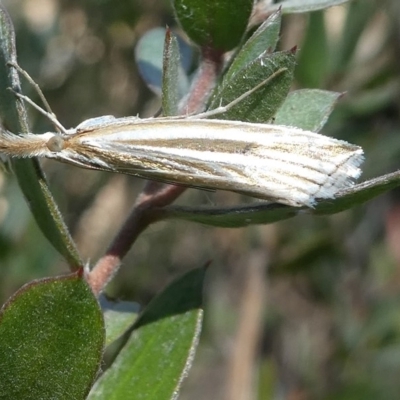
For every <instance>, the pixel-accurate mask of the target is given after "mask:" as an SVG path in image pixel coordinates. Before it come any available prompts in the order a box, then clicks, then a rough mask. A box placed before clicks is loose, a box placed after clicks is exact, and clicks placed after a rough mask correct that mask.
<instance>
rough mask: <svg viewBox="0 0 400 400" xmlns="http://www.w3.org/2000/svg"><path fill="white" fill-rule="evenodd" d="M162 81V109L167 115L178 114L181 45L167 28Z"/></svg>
mask: <svg viewBox="0 0 400 400" xmlns="http://www.w3.org/2000/svg"><path fill="white" fill-rule="evenodd" d="M163 60H164V61H163V82H162V96H161V102H162V111H163V115H164V116H165V117H168V116H173V115H178V101H179V67H180V61H179V47H178V41H177V40H176V37H175V36H174V35H173V33H172V32H171V31H170V30H169V29H167V31H166V33H165V41H164V56H163Z"/></svg>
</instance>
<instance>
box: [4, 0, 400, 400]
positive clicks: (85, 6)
mask: <svg viewBox="0 0 400 400" xmlns="http://www.w3.org/2000/svg"><path fill="white" fill-rule="evenodd" d="M3 2H4V3H5V4H6V6H7V8H8V10H9V12H10V14H11V16H12V20H13V22H14V24H15V28H16V34H17V50H18V56H19V63H20V65H21V66H22V67H23V68H24V69H26V70H28V71H29V73H30V74H31V75H32V76H33V77H34V78H35V79H36V80H37V81H38V83H39V84H40V86H41V87H42V88H43V89H44V91H45V95H46V97H47V99H48V100H49V102H50V104H51V105H52V108H53V110H54V112H55V113H56V115H57V116H58V118H59V119H60V120H61V122H62V123H63V124H64V125H65V126H67V127H69V126H76V125H77V124H78V123H79V122H81V121H82V120H84V119H86V118H89V117H92V116H98V115H106V114H113V115H115V116H124V115H136V114H138V113H139V114H140V115H141V116H150V115H153V114H154V113H155V112H156V111H157V110H158V108H159V102H158V100H154V98H153V96H152V94H151V92H150V91H148V90H147V89H146V87H145V85H144V84H143V82H142V81H141V79H140V78H139V76H138V74H137V71H136V66H135V62H134V47H135V44H136V43H137V42H138V40H139V39H140V38H141V37H143V35H144V34H145V32H147V31H148V30H150V29H151V28H154V27H160V26H161V27H164V26H165V25H168V26H171V27H172V28H174V27H175V26H176V24H175V22H174V19H173V17H172V15H171V9H170V6H169V3H168V2H166V1H165V2H163V1H160V0H146V1H141V2H139V1H133V0H130V1H125V0H121V1H118V2H112V1H102V2H99V1H86V2H71V1H70V2H66V1H64V2H63V1H60V0H8V1H3ZM399 37H400V6H399V4H398V1H397V0H386V1H381V2H376V1H375V0H359V1H354V2H352V3H350V4H348V5H346V6H339V7H333V8H331V9H329V10H327V11H324V12H319V11H318V12H315V13H313V14H309V15H306V14H305V15H291V16H289V15H288V16H285V17H284V19H283V28H282V31H281V40H280V42H279V43H280V44H279V46H280V48H281V49H282V51H285V50H288V49H291V48H293V47H294V46H298V47H299V49H300V52H299V54H298V58H297V66H296V69H295V74H296V78H297V79H296V86H297V87H296V88H297V89H304V88H310V87H315V88H319V89H327V90H332V91H335V92H346V94H345V95H344V96H343V98H342V99H341V101H340V102H339V105H338V106H337V107H336V109H335V111H334V113H333V115H332V116H331V118H330V120H329V121H328V124H327V125H326V126H325V129H324V133H325V134H328V135H331V136H336V137H338V138H343V139H345V140H349V141H350V142H354V143H357V144H360V145H362V146H363V148H364V150H365V153H366V163H365V168H364V174H363V178H365V179H366V178H372V177H374V176H378V175H381V174H383V173H387V172H390V171H395V170H397V169H398V168H399V165H398V161H397V160H398V159H399V152H400V140H399V138H400V122H399V117H398V116H399V107H400V74H399V72H398V71H400V66H399V59H400V43H399V39H398V38H399ZM24 91H25V92H26V93H28V94H30V95H32V96H33V97H34V96H35V95H34V94H33V93H32V92H31V88H30V87H28V86H26V88H25V87H24ZM30 117H31V121H32V122H33V123H34V125H33V129H34V130H35V132H45V131H47V130H49V129H50V126H49V124H48V121H46V120H44V119H43V118H42V117H41V116H40V115H38V114H37V113H36V112H32V113H31V115H30ZM43 166H44V169H45V171H46V174H47V177H48V179H49V183H50V186H51V189H52V191H53V193H54V195H55V197H56V199H57V201H58V204H59V205H60V208H61V211H62V213H63V215H64V216H65V218H66V220H67V224H68V226H69V227H70V228H71V231H72V233H73V236H74V239H75V240H76V242H77V244H78V247H79V249H80V251H81V252H82V255H83V256H84V257H85V258H88V259H96V258H97V257H98V256H99V255H101V254H102V253H103V252H104V250H105V246H107V244H108V243H109V241H110V240H111V238H112V236H113V234H114V233H115V231H116V230H117V229H118V227H119V226H120V224H121V223H122V221H123V220H124V217H125V215H126V214H127V212H128V210H129V209H130V207H131V205H132V202H133V201H134V199H135V194H136V193H137V192H138V191H139V190H140V188H141V187H142V185H143V183H142V182H141V181H139V180H136V179H134V178H131V177H125V176H113V175H110V174H103V173H100V172H93V171H85V170H80V169H77V168H73V167H67V166H64V165H61V164H57V163H53V162H50V161H45V162H43ZM0 189H1V191H0V267H1V273H0V276H1V279H0V300H1V303H3V302H4V300H5V299H6V298H7V297H8V296H9V295H11V293H13V292H14V291H15V290H16V289H17V288H18V287H19V286H21V285H22V284H23V283H25V282H27V281H29V280H31V279H33V278H38V277H41V276H48V275H52V274H56V273H60V272H61V271H63V270H65V264H64V261H62V260H61V258H60V256H59V255H58V254H56V253H55V251H54V250H53V249H52V247H51V246H50V245H49V244H48V243H47V241H46V240H45V239H44V237H43V235H42V233H41V232H40V231H39V230H38V228H37V226H36V224H35V222H34V221H33V220H32V217H31V215H30V213H29V211H28V208H27V206H26V204H25V203H24V200H23V198H22V196H21V193H20V190H19V189H18V186H17V184H16V182H15V181H14V179H13V177H12V174H11V173H10V172H7V171H6V170H4V171H1V174H0ZM244 201H245V200H244V199H243V198H241V197H240V196H238V195H235V194H230V193H220V192H217V193H215V194H214V193H209V192H199V191H196V190H189V191H188V192H187V193H185V195H184V196H183V197H182V199H180V201H179V203H180V204H185V205H187V204H200V203H202V204H206V205H209V204H210V203H211V204H214V203H216V204H224V205H226V204H230V205H232V206H236V205H237V204H241V203H242V202H244ZM399 237H400V206H399V202H398V196H397V191H394V192H393V193H390V194H386V195H384V196H381V197H379V198H377V199H375V200H373V201H371V202H370V203H368V204H366V205H364V206H362V207H360V208H357V209H353V210H352V211H346V212H345V213H342V214H337V215H334V216H330V217H314V216H308V215H300V216H298V217H296V218H295V219H290V220H289V221H286V222H285V221H283V222H280V223H279V224H274V225H268V226H261V227H249V228H243V229H239V230H235V229H226V228H225V229H220V228H209V227H204V226H201V225H196V224H188V223H186V222H173V221H167V222H166V223H162V224H158V225H154V226H152V227H151V228H150V229H149V230H147V231H146V232H145V233H144V234H143V235H142V237H141V238H140V239H139V241H138V242H137V243H136V245H135V247H134V248H133V249H132V251H131V254H130V255H129V257H127V258H126V260H125V266H126V268H123V269H122V270H121V272H120V274H119V276H117V277H116V278H115V280H114V281H113V282H112V284H111V287H110V290H109V292H110V294H115V295H116V296H118V297H123V298H126V299H129V300H135V301H139V302H140V303H146V302H147V301H148V299H149V298H151V297H153V295H154V294H155V293H158V292H159V290H160V288H161V287H164V286H165V283H166V281H167V280H169V279H170V277H171V276H175V275H178V273H180V272H183V271H184V270H186V269H187V267H188V266H193V267H194V266H200V265H202V264H203V263H204V262H205V261H207V260H209V259H213V263H212V267H211V268H210V270H209V276H210V279H209V282H208V286H207V292H206V303H207V311H208V314H206V325H205V334H204V336H203V338H202V342H201V344H200V348H199V351H198V353H199V354H198V356H197V358H196V363H195V366H194V368H193V370H192V372H191V375H190V377H189V379H188V381H187V382H185V384H184V387H183V392H182V395H181V398H183V399H186V398H188V399H189V398H190V399H207V398H213V399H219V398H230V399H235V398H239V397H235V396H239V394H240V393H249V392H252V393H253V395H254V398H259V399H269V398H276V399H279V398H282V397H283V398H289V397H290V396H292V397H291V398H301V399H309V398H310V399H311V398H318V399H329V400H339V399H340V400H341V399H346V400H347V399H348V400H353V399H360V398H362V399H377V398H384V399H397V398H399V396H400V383H399V380H398V375H399V373H400V323H399V315H400V298H399V291H400V253H399V245H398V243H399ZM129 265H134V266H135V269H131V268H128V267H127V266H129ZM249 376H250V378H249ZM256 377H257V378H256ZM246 379H247V380H246ZM249 380H250V383H249ZM254 382H258V388H257V390H256V388H255V385H254ZM246 391H247V392H246ZM255 393H256V394H255ZM280 396H281V397H280ZM296 396H297V397H296ZM249 398H250V397H249Z"/></svg>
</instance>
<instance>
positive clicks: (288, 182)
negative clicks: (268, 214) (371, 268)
mask: <svg viewBox="0 0 400 400" xmlns="http://www.w3.org/2000/svg"><path fill="white" fill-rule="evenodd" d="M14 138H15V139H13V143H12V145H11V143H10V142H9V141H7V140H5V136H4V135H3V137H2V138H0V151H3V152H4V153H6V154H9V155H11V156H17V157H21V156H22V157H23V156H26V157H33V156H45V157H48V158H53V159H56V160H59V161H63V162H67V163H71V164H74V165H77V166H80V167H85V168H92V169H100V170H106V171H111V172H120V173H126V174H132V175H136V176H140V177H142V178H147V179H156V180H163V181H165V182H169V183H177V184H183V185H190V186H196V187H203V188H208V189H222V190H230V191H234V192H240V193H244V194H248V195H250V196H253V197H257V198H261V199H266V200H271V201H277V202H280V203H284V204H288V205H292V206H303V205H306V206H309V207H311V206H313V204H315V200H316V199H317V198H333V197H334V196H335V194H336V193H337V192H338V191H339V190H341V189H344V188H346V187H349V186H351V185H353V182H354V180H355V179H356V178H358V176H359V175H360V173H361V171H360V169H359V165H360V164H361V163H362V161H363V155H362V154H363V152H362V149H361V148H360V147H358V146H355V145H352V144H349V143H347V142H344V141H340V140H336V139H333V138H329V137H326V136H323V135H320V134H318V133H314V132H309V131H304V130H301V129H297V128H292V127H287V126H277V125H268V124H255V123H245V122H239V121H225V120H215V119H213V120H205V119H193V118H191V119H184V118H155V119H139V118H132V117H131V118H119V119H115V118H112V117H110V116H107V117H101V118H95V119H91V120H87V121H84V122H83V123H82V124H80V125H79V126H78V127H77V128H75V129H71V130H69V131H67V132H66V133H64V134H54V133H46V134H43V135H22V136H14ZM18 143H20V144H21V147H23V150H21V149H17V148H16V146H17V147H18V145H17V144H18Z"/></svg>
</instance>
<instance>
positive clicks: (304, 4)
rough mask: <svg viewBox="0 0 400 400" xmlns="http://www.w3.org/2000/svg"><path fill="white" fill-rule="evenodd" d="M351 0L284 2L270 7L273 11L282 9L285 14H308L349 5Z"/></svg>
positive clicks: (291, 0) (288, 0)
mask: <svg viewBox="0 0 400 400" xmlns="http://www.w3.org/2000/svg"><path fill="white" fill-rule="evenodd" d="M349 1H350V0H284V1H281V2H279V3H276V4H274V5H272V6H271V7H270V9H272V10H277V9H279V8H281V9H282V12H283V13H284V14H292V13H306V12H310V11H317V10H323V9H325V8H328V7H333V6H338V5H340V4H344V3H348V2H349Z"/></svg>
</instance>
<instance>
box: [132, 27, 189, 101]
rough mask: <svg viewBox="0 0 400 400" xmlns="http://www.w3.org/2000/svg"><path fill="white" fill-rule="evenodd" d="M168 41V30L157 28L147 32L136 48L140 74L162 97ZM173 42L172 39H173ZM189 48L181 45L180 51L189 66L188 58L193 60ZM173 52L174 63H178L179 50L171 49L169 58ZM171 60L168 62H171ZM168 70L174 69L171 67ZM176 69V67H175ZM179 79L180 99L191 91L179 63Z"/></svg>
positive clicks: (150, 87)
mask: <svg viewBox="0 0 400 400" xmlns="http://www.w3.org/2000/svg"><path fill="white" fill-rule="evenodd" d="M165 40H166V30H165V29H164V28H155V29H151V30H150V31H148V32H146V33H145V34H144V35H143V36H142V37H141V38H140V40H139V42H138V44H137V46H136V48H135V60H136V64H137V66H138V69H139V73H140V75H141V76H142V78H143V80H144V81H145V83H146V84H147V86H148V87H149V89H151V90H152V91H153V92H154V93H155V94H156V95H157V96H161V95H162V86H163V68H164V66H163V62H164V61H165V56H166V55H165V54H164V47H165ZM171 40H172V39H171ZM174 40H175V39H174ZM188 48H189V47H188V46H187V45H183V44H181V43H180V46H179V51H180V52H181V53H183V56H184V57H185V63H186V64H188V60H187V59H188V58H191V53H190V54H189V51H188ZM171 51H172V52H173V54H174V55H173V57H172V59H171V60H172V61H173V62H174V63H176V61H177V60H176V54H177V53H178V50H177V49H173V50H171V49H169V50H168V54H169V56H168V57H171V56H172V54H170V53H171ZM171 60H168V62H170V61H171ZM178 61H179V57H178ZM168 68H172V67H171V66H169V67H168ZM174 68H176V66H175V67H174ZM177 69H178V79H177V91H178V99H179V98H181V97H182V96H183V95H185V94H186V93H187V92H188V90H189V80H188V78H187V76H186V73H185V71H184V69H183V67H182V64H181V62H180V61H179V62H178V68H177Z"/></svg>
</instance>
